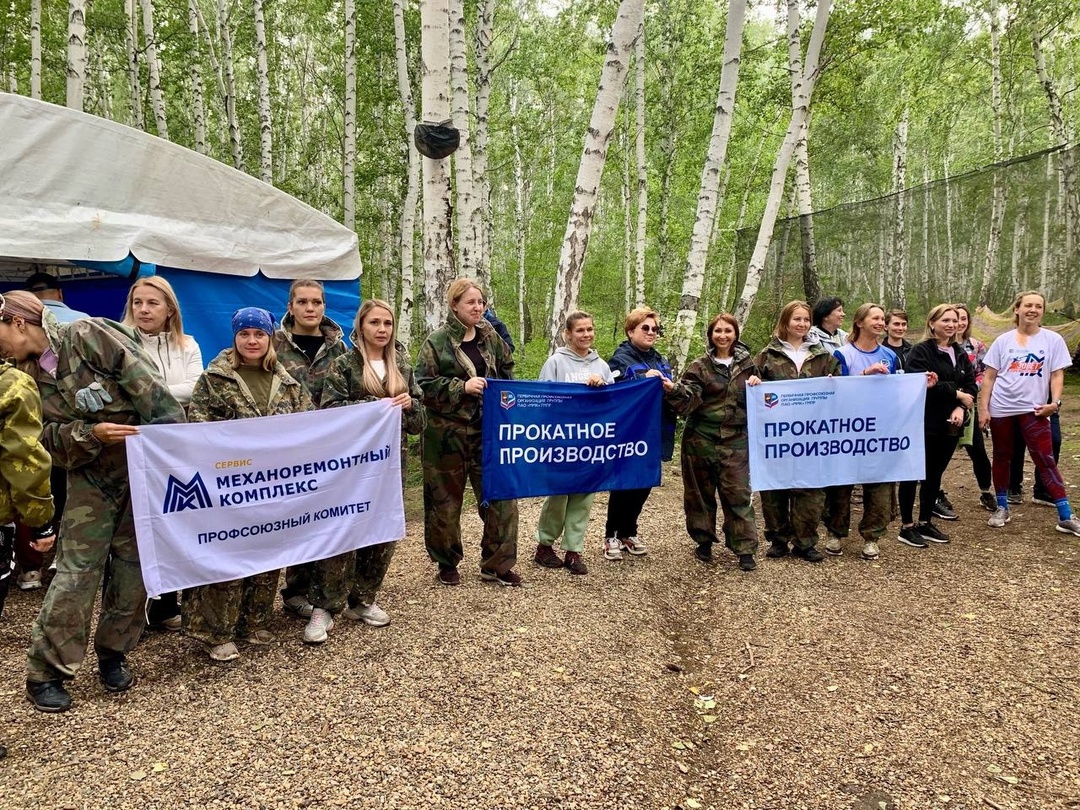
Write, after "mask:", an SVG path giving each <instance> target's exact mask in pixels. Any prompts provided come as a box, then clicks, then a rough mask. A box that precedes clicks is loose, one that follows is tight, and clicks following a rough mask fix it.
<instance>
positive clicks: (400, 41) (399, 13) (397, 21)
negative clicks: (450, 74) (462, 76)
mask: <svg viewBox="0 0 1080 810" xmlns="http://www.w3.org/2000/svg"><path fill="white" fill-rule="evenodd" d="M394 53H395V61H396V63H397V83H398V96H399V97H400V98H401V108H402V111H403V112H404V117H405V151H406V153H407V155H408V175H407V177H406V181H405V201H404V202H403V203H402V206H401V219H400V222H399V223H398V248H399V250H400V252H401V298H400V299H399V301H400V308H399V309H398V324H400V326H399V332H400V334H401V335H402V338H401V339H402V342H403V343H405V345H406V346H408V345H409V338H410V337H411V336H412V322H413V309H414V307H415V300H414V293H413V242H414V233H415V230H416V200H417V197H418V196H419V193H420V153H419V152H417V151H416V150H415V149H414V148H413V147H412V136H413V130H414V129H416V105H415V104H414V102H413V92H412V83H411V82H410V81H409V58H408V53H407V51H406V46H405V0H394Z"/></svg>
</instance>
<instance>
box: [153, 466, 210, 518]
mask: <svg viewBox="0 0 1080 810" xmlns="http://www.w3.org/2000/svg"><path fill="white" fill-rule="evenodd" d="M209 506H211V502H210V493H209V492H207V491H206V484H204V483H203V480H202V475H200V474H199V473H195V477H194V478H192V479H191V480H190V481H188V482H187V483H186V484H185V483H184V482H183V481H178V480H177V479H176V478H173V477H172V476H171V475H170V476H169V483H168V484H167V485H166V487H165V503H164V504H163V505H162V507H161V511H162V513H163V514H166V515H167V514H169V513H170V512H183V511H184V510H185V509H206V508H207V507H209Z"/></svg>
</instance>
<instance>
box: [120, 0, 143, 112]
mask: <svg viewBox="0 0 1080 810" xmlns="http://www.w3.org/2000/svg"><path fill="white" fill-rule="evenodd" d="M124 14H125V16H126V18H127V19H126V21H125V32H124V34H125V45H126V46H127V64H126V71H127V77H128V92H129V93H130V95H131V125H132V126H133V127H135V129H142V128H143V110H142V82H141V81H140V80H139V49H138V42H139V7H138V6H137V5H136V0H124Z"/></svg>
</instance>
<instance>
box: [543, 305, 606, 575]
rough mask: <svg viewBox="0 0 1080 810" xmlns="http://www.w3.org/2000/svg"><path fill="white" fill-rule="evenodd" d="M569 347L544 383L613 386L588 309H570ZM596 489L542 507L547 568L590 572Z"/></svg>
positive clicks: (554, 360)
mask: <svg viewBox="0 0 1080 810" xmlns="http://www.w3.org/2000/svg"><path fill="white" fill-rule="evenodd" d="M563 336H564V338H565V339H566V346H562V347H560V348H558V349H556V350H555V353H554V354H553V355H551V357H549V358H548V359H547V360H546V361H545V362H544V367H543V368H542V369H540V380H541V382H568V383H582V384H584V385H589V386H593V387H596V386H600V385H610V384H611V383H612V382H614V381H615V380H614V377H613V376H612V374H611V369H610V368H609V367H608V364H607V361H606V360H603V359H602V358H601V357H600V355H598V354H597V353H596V350H595V349H594V348H593V347H592V345H593V339H594V337H595V327H594V325H593V318H592V315H590V314H589V313H587V312H571V313H570V314H569V315H568V316H567V318H566V331H565V332H564V333H563ZM595 495H596V493H594V492H580V493H577V494H574V495H550V496H548V497H547V498H546V499H545V500H544V505H543V507H541V509H540V520H539V522H538V523H537V526H536V556H535V557H534V559H535V560H536V562H537V563H539V564H540V565H543V566H545V567H547V568H563V567H565V568H567V569H569V570H570V573H571V574H587V573H589V569H588V568H586V567H585V562H584V561H583V560H582V559H581V552H582V550H583V549H584V548H585V527H586V526H587V525H588V523H589V510H590V509H592V502H593V498H594V497H595ZM560 534H561V535H562V536H563V540H562V550H563V551H564V552H566V554H565V559H563V558H560V557H559V555H558V554H556V553H555V549H553V548H552V545H554V543H555V541H556V540H558V539H559V535H560Z"/></svg>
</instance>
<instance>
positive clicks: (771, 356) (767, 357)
mask: <svg viewBox="0 0 1080 810" xmlns="http://www.w3.org/2000/svg"><path fill="white" fill-rule="evenodd" d="M806 349H807V351H806V357H805V358H803V364H802V368H801V369H800V370H799V371H798V372H796V371H795V363H794V362H793V361H792V359H791V358H790V357H788V356H787V355H786V354H784V347H783V346H782V345H781V343H780V338H775V337H774V338H773V339H772V340H770V341H769V342H768V344H766V346H765V348H764V349H762V350H761V351H760V352H758V355H757V357H755V358H754V365H756V366H757V368H758V376H759V377H761V379H762V380H763V381H765V382H776V381H777V380H800V379H806V378H807V377H828V376H829V375H830V374H831V375H833V376H834V377H839V376H840V362H839V361H838V360H837V359H836V357H835V356H834V355H833V353H832V352H830V351H829V350H828V349H826V348H825V347H824V346H823V345H822V344H821V343H818V342H817V341H814V342H812V343H811V342H810V341H807V342H806Z"/></svg>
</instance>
